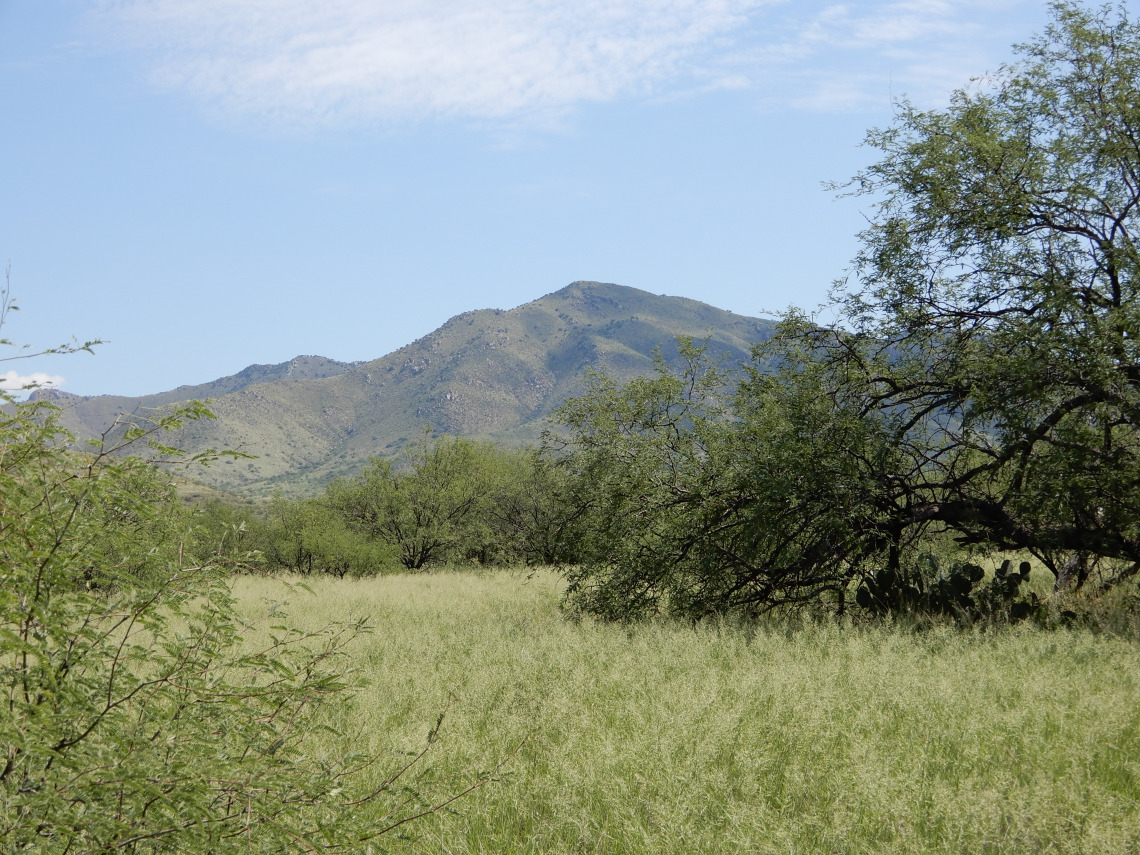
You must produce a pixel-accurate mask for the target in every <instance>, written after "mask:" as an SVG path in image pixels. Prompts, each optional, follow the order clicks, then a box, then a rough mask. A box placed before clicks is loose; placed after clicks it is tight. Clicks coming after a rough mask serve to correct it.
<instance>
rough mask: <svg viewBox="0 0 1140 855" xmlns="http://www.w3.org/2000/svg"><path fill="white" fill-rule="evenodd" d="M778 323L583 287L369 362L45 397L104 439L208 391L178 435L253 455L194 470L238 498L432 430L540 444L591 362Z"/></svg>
mask: <svg viewBox="0 0 1140 855" xmlns="http://www.w3.org/2000/svg"><path fill="white" fill-rule="evenodd" d="M769 330H770V322H768V321H764V320H760V319H757V318H749V317H743V316H739V315H734V314H732V313H731V312H726V311H723V310H721V309H717V308H714V307H712V306H709V305H707V304H705V303H701V302H698V301H696V300H690V299H686V298H683V297H665V296H656V295H653V294H650V293H648V292H645V291H640V290H637V289H635V288H627V287H623V286H619V285H610V284H602V283H597V282H575V283H573V284H571V285H569V286H567V287H566V288H563V289H561V290H560V291H556V292H555V293H553V294H548V295H547V296H545V297H542V298H540V299H538V300H535V301H533V302H530V303H526V304H524V305H522V306H518V307H517V308H514V309H511V310H509V311H505V310H501V309H481V310H478V311H471V312H464V313H463V314H460V315H457V316H455V317H453V318H451V319H450V320H449V321H447V322H446V323H445V324H444V325H443V326H441V327H440V328H439V329H437V330H435V331H434V332H432V333H429V334H428V335H426V336H424V337H423V338H420V339H418V340H416V341H414V342H412V343H411V344H409V345H407V346H405V347H402V348H400V349H399V350H397V351H395V352H393V353H390V354H388V355H386V356H382V357H380V358H378V359H374V360H372V361H370V362H362V363H354V364H346V363H338V362H333V361H332V360H326V359H322V358H321V357H298V358H297V359H294V360H292V361H290V362H289V363H284V364H283V365H277V366H250V367H249V368H247V369H245V370H244V371H242V372H239V373H238V374H235V375H232V376H231V377H226V378H222V379H220V380H217V381H214V382H213V383H209V384H204V385H202V386H183V387H179V388H178V389H175V390H172V391H170V392H165V393H162V394H159V395H150V396H145V397H142V398H124V397H116V396H97V397H91V398H80V397H76V396H69V395H66V393H60V392H54V393H47V394H48V395H50V397H52V398H53V399H55V400H56V401H57V402H58V403H60V404H61V405H63V406H65V407H66V408H67V414H66V422H67V423H68V424H69V426H70V427H72V429H73V430H75V431H76V432H77V433H78V434H80V435H83V436H95V435H98V434H99V433H101V432H102V431H103V430H105V429H106V428H107V426H108V425H109V424H110V423H111V422H112V421H113V419H114V418H115V415H116V414H117V413H123V412H125V413H131V412H136V411H137V412H139V413H140V414H143V413H145V408H148V407H155V406H160V405H164V404H170V403H174V402H177V401H179V400H188V399H191V398H210V399H211V401H212V409H213V410H214V412H215V413H216V415H217V419H216V420H215V421H213V422H209V423H197V424H193V425H190V426H188V427H187V429H186V430H185V431H184V433H183V435H182V436H181V437H180V438H179V439H178V441H179V442H180V443H181V444H182V445H183V446H184V447H187V448H190V449H197V448H205V447H215V448H222V447H225V448H240V449H242V450H244V451H247V452H249V453H251V454H255V455H257V459H255V460H239V461H228V462H223V463H219V464H216V465H214V466H213V467H211V468H209V469H206V470H203V471H202V472H201V473H199V476H198V477H200V479H201V480H202V481H203V482H205V483H206V484H209V485H210V486H212V487H215V488H219V489H225V490H230V491H233V492H237V493H241V494H243V495H265V494H268V493H271V492H273V491H274V490H278V489H280V490H282V491H284V492H286V493H293V492H307V491H310V490H313V489H316V488H317V487H318V486H319V485H320V484H322V483H324V482H326V481H327V480H329V479H330V478H333V477H336V476H338V475H344V474H350V473H352V472H355V471H357V470H359V468H360V467H362V466H363V465H364V464H365V463H366V462H367V461H368V459H369V458H370V457H373V456H375V455H387V454H394V453H396V452H398V451H399V450H400V448H401V447H402V446H403V445H404V444H405V443H406V442H408V441H409V440H414V439H415V438H416V437H418V436H420V435H421V434H422V433H423V432H424V431H428V432H430V433H432V434H434V435H440V434H456V435H464V436H470V437H475V438H486V439H493V440H496V441H499V442H505V443H519V442H527V441H533V440H535V439H537V438H538V436H539V434H540V433H541V431H542V428H543V427H544V424H545V418H546V417H547V416H548V415H549V414H550V412H551V411H552V410H553V409H555V408H556V407H557V406H558V405H559V404H561V403H562V402H563V401H565V400H566V399H567V398H568V397H571V396H573V395H575V394H579V393H580V392H581V391H582V389H583V385H582V382H583V381H582V377H583V373H584V372H585V370H586V369H587V368H591V367H595V368H597V367H605V369H606V370H607V371H608V372H610V373H611V374H612V375H613V376H615V377H617V378H619V379H622V380H624V379H629V378H631V377H633V376H636V375H639V374H645V373H648V372H649V371H650V370H651V369H652V354H653V351H654V349H655V348H658V347H660V348H661V350H662V352H663V353H664V354H665V355H666V358H669V357H670V354H673V355H675V353H676V348H675V343H674V341H675V337H676V336H678V335H689V336H693V337H695V338H698V339H708V341H709V344H710V347H711V348H712V349H713V350H715V351H717V352H722V353H725V354H727V355H728V356H729V357H730V358H733V359H743V358H745V357H746V356H747V354H748V351H749V348H750V347H751V345H752V344H753V343H754V342H756V341H758V340H760V339H762V338H764V337H765V336H766V335H767V334H768V333H769ZM41 394H43V393H41Z"/></svg>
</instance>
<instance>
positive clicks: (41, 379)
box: [0, 371, 63, 392]
mask: <svg viewBox="0 0 1140 855" xmlns="http://www.w3.org/2000/svg"><path fill="white" fill-rule="evenodd" d="M62 385H63V378H62V377H60V376H58V375H56V374H45V373H44V372H42V371H34V372H32V373H31V374H19V373H17V372H15V371H7V372H5V373H3V374H0V391H3V392H20V391H22V390H25V389H28V388H45V387H49V386H62Z"/></svg>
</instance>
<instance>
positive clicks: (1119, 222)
mask: <svg viewBox="0 0 1140 855" xmlns="http://www.w3.org/2000/svg"><path fill="white" fill-rule="evenodd" d="M1053 8H1054V15H1053V23H1052V24H1051V25H1050V27H1049V28H1048V29H1047V31H1046V33H1045V35H1044V36H1042V37H1041V38H1039V39H1037V40H1035V41H1033V42H1031V43H1030V44H1028V45H1025V46H1022V47H1020V48H1019V50H1020V52H1021V55H1022V61H1021V62H1019V63H1018V64H1016V65H1013V66H1010V67H1007V68H1004V69H1002V71H1001V72H1000V73H999V74H998V75H997V76H996V78H995V79H994V81H993V83H992V85H989V86H986V87H984V88H982V89H980V90H979V91H976V92H965V91H961V92H957V93H955V95H954V96H953V98H952V100H951V104H950V106H949V107H948V108H946V109H942V110H935V111H928V112H923V111H919V110H917V109H915V108H913V107H911V106H910V105H908V104H906V103H904V104H902V105H901V106H900V109H899V113H898V117H897V119H896V121H895V123H894V125H892V126H891V127H890V128H888V129H886V130H880V131H872V132H871V133H870V135H869V137H868V141H869V143H870V144H871V145H873V146H875V147H877V148H878V149H880V151H881V153H882V158H881V160H879V162H878V163H876V164H874V165H873V166H871V167H869V168H868V169H867V170H865V171H864V172H863V173H862V174H860V175H859V176H857V177H856V179H855V180H854V181H853V182H852V185H851V186H852V188H853V189H852V192H853V193H854V194H856V195H859V194H869V195H871V196H872V197H873V199H874V200H875V202H876V214H875V217H874V219H873V220H872V223H871V226H870V227H869V228H868V229H867V230H866V231H865V232H864V233H863V235H862V241H863V249H862V251H861V252H860V254H859V256H858V257H857V259H856V263H855V269H854V277H855V281H854V282H853V283H852V285H851V287H850V288H848V287H847V283H841V285H840V289H839V291H838V293H837V294H836V302H835V305H834V308H835V309H836V311H837V313H838V314H839V316H840V318H841V321H840V324H839V325H838V326H836V327H834V328H825V327H821V326H819V325H817V324H815V323H813V322H811V320H810V319H808V318H807V317H805V316H803V315H802V314H799V313H796V312H791V313H789V314H788V315H787V316H785V318H784V320H783V321H782V323H781V324H780V325H779V327H778V328H777V330H776V333H775V335H774V336H773V337H772V338H771V339H769V340H767V341H765V342H764V343H762V344H760V345H758V346H757V347H756V348H755V349H754V352H753V362H752V364H751V365H750V366H749V367H748V368H747V369H746V370H745V371H744V372H743V376H742V377H741V379H740V381H739V384H738V386H737V391H736V394H735V395H731V394H729V393H728V392H727V391H726V389H725V388H724V384H723V378H722V377H721V376H720V375H719V374H718V373H717V372H716V371H713V370H710V368H709V367H708V366H707V365H706V364H704V362H703V360H704V356H703V354H700V353H699V352H696V351H693V350H692V349H691V347H690V349H689V351H688V353H689V356H690V359H689V365H688V366H686V367H685V369H684V370H683V371H681V372H679V373H676V372H673V371H670V370H669V367H668V366H665V365H664V364H659V366H658V368H659V375H658V377H657V378H656V379H654V380H650V381H635V382H632V383H629V384H626V385H625V386H619V385H617V384H615V383H613V382H611V381H609V380H607V379H605V378H600V379H598V380H596V381H595V383H594V384H593V386H592V388H591V389H590V390H589V392H588V394H587V395H586V396H585V397H583V398H581V399H579V400H577V401H573V402H571V403H570V404H569V405H568V406H567V407H565V408H564V409H563V410H562V411H561V420H562V422H563V424H564V425H565V426H566V427H567V428H569V437H568V443H569V450H570V451H571V452H572V457H573V458H574V459H575V460H576V461H577V463H576V464H575V465H576V466H577V469H578V474H579V477H580V479H581V482H582V483H583V485H585V484H590V485H597V491H596V495H594V496H592V497H591V499H590V503H591V513H590V515H589V516H588V517H587V534H586V536H585V540H584V543H585V547H584V560H583V562H582V566H581V568H580V569H579V570H578V571H576V572H575V573H574V574H573V575H572V576H571V590H570V595H571V598H572V600H573V601H574V602H575V603H576V604H577V605H578V606H580V607H581V608H584V609H585V610H587V611H590V612H593V613H595V614H599V615H604V616H606V617H611V618H614V617H618V618H625V617H633V616H638V615H641V614H645V613H647V612H653V611H658V610H665V611H668V612H670V613H673V614H678V615H685V616H689V617H696V616H700V615H702V614H706V613H717V612H722V613H723V612H730V611H732V612H744V613H754V612H758V611H765V610H768V609H771V608H776V607H781V606H786V605H794V604H797V603H802V602H820V603H822V604H823V605H825V606H826V607H828V608H833V609H835V610H836V611H840V612H841V611H843V609H844V608H845V607H846V604H847V602H848V600H849V595H850V594H851V593H853V592H854V591H858V590H862V591H863V593H862V595H860V596H859V600H858V602H860V603H863V604H865V605H866V608H867V609H868V610H870V611H872V612H874V611H876V610H878V611H882V610H884V609H891V610H895V609H911V608H919V609H926V610H932V611H935V612H946V611H949V609H950V600H952V599H953V597H949V594H946V596H943V594H945V593H946V592H942V593H937V594H936V593H935V590H936V589H938V586H939V585H943V586H949V588H948V590H949V589H954V590H956V589H957V588H959V587H961V586H962V585H963V584H964V582H965V581H968V580H967V576H965V575H961V574H958V575H954V574H952V575H951V576H950V577H946V578H943V579H941V581H940V579H939V576H938V574H937V573H935V572H933V571H932V570H931V569H930V568H929V567H927V568H924V567H922V566H921V562H920V557H921V556H922V555H923V554H924V553H926V552H929V550H930V544H931V543H932V542H934V541H942V540H944V539H945V538H946V537H953V538H954V540H955V542H956V543H957V545H958V547H959V548H960V549H963V550H966V551H967V552H968V550H971V549H973V550H981V551H1028V552H1030V553H1031V554H1033V555H1034V556H1035V557H1036V558H1038V559H1039V560H1040V561H1041V562H1042V563H1043V564H1044V565H1045V566H1046V567H1048V568H1049V569H1050V570H1051V571H1052V572H1053V573H1054V574H1055V577H1056V587H1057V589H1058V590H1065V589H1068V588H1070V587H1073V588H1077V589H1080V588H1082V587H1083V586H1084V585H1085V584H1086V583H1087V582H1088V581H1089V580H1094V581H1095V583H1096V585H1095V587H1096V588H1097V589H1098V590H1100V591H1104V590H1107V589H1109V588H1111V587H1113V586H1116V585H1119V584H1120V583H1121V582H1123V581H1125V580H1128V579H1131V578H1133V577H1134V576H1136V575H1137V574H1138V573H1140V477H1138V475H1137V473H1140V349H1138V347H1140V345H1138V340H1140V293H1137V288H1140V250H1138V249H1137V246H1136V243H1135V238H1134V236H1135V231H1136V218H1137V217H1138V216H1140V180H1138V179H1137V176H1138V175H1140V145H1138V144H1137V142H1136V140H1138V139H1140V107H1138V106H1137V105H1138V104H1140V84H1138V82H1137V81H1138V80H1140V25H1137V24H1136V23H1134V22H1131V21H1129V20H1128V18H1127V14H1126V11H1125V10H1124V9H1123V8H1122V9H1120V10H1118V11H1116V12H1114V11H1112V10H1110V9H1104V10H1101V11H1097V12H1089V11H1086V10H1084V9H1083V8H1082V7H1080V6H1077V5H1075V4H1071V3H1057V4H1055V5H1054V7H1053ZM924 574H925V575H924ZM967 575H968V574H967ZM1015 575H1018V574H1012V575H1010V574H1006V576H1005V577H1003V579H1002V581H1001V582H1000V584H999V583H997V582H995V583H994V584H992V585H991V586H990V587H989V588H987V590H986V592H984V593H983V592H978V591H973V589H972V585H973V584H974V582H976V581H977V580H972V581H970V587H968V588H967V590H966V591H965V595H967V596H968V599H969V604H968V605H967V604H966V603H965V602H964V601H959V602H958V606H959V607H960V611H961V612H962V613H964V614H970V615H974V616H977V615H980V614H983V613H984V614H993V613H996V612H1004V613H1006V614H1008V615H1009V616H1011V617H1019V616H1024V615H1026V614H1027V613H1031V612H1034V611H1035V610H1036V609H1037V606H1036V604H1035V603H1033V602H1032V601H1029V600H1026V599H1024V598H1023V599H1018V595H1017V586H1016V585H1013V583H1012V580H1013V576H1015ZM930 586H934V588H931V587H930ZM1003 586H1004V587H1003ZM939 590H940V589H939Z"/></svg>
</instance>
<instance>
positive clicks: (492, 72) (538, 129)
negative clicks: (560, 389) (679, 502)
mask: <svg viewBox="0 0 1140 855" xmlns="http://www.w3.org/2000/svg"><path fill="white" fill-rule="evenodd" d="M1046 19H1047V12H1046V8H1045V6H1044V4H1042V3H1040V2H1022V0H991V2H971V0H960V2H952V0H905V2H880V1H879V0H872V1H871V2H858V3H855V2H850V3H833V2H815V0H805V2H780V0H574V2H565V0H562V2H555V0H480V2H463V1H462V0H92V1H91V2H80V1H79V0H75V2H63V0H0V119H2V121H3V136H2V141H0V182H2V185H0V186H2V187H3V195H2V197H0V262H3V261H8V262H10V264H11V291H12V293H13V294H14V295H15V296H16V297H17V299H18V302H19V304H20V306H21V311H20V312H19V313H18V314H14V315H11V316H9V318H8V323H7V324H6V326H5V328H4V330H3V331H0V335H2V336H4V337H7V338H9V339H13V340H15V341H18V342H21V343H28V344H30V345H33V346H36V347H42V346H49V345H54V344H59V343H60V342H63V341H66V340H68V339H69V338H70V337H72V336H74V337H76V338H78V339H81V340H85V339H90V338H102V339H105V340H106V341H107V343H106V344H104V345H102V346H100V347H99V348H98V349H97V355H96V356H88V355H86V354H79V355H73V356H69V357H47V358H42V359H36V360H23V361H18V362H7V363H3V364H0V376H3V375H4V372H5V371H12V372H16V373H17V374H18V375H20V376H22V377H23V376H31V375H33V374H36V373H39V374H41V375H42V376H43V377H46V378H54V379H55V380H56V381H57V382H61V383H62V388H64V389H67V390H69V391H72V392H75V393H78V394H101V393H116V394H132V395H133V394H144V393H147V392H157V391H162V390H166V389H169V388H173V387H175V386H178V385H181V384H190V383H198V382H204V381H207V380H210V379H213V378H216V377H219V376H222V375H225V374H230V373H233V372H235V371H238V370H240V369H241V368H243V367H245V366H246V365H249V364H251V363H255V362H260V363H275V362H282V361H285V360H287V359H289V358H291V357H293V356H296V355H298V354H320V355H323V356H328V357H332V358H335V359H341V360H363V359H373V358H375V357H378V356H381V355H383V354H385V353H388V352H390V351H392V350H394V349H396V348H398V347H400V346H402V345H404V344H407V343H408V342H410V341H412V340H413V339H415V338H418V337H419V336H421V335H424V334H426V333H428V332H430V331H431V330H433V329H435V328H436V327H437V326H439V325H440V324H441V323H443V322H444V321H445V320H446V319H447V318H449V317H450V316H452V315H454V314H457V313H459V312H462V311H466V310H469V309H477V308H503V309H507V308H512V307H514V306H516V305H519V304H521V303H525V302H528V301H530V300H532V299H535V298H537V297H539V296H541V295H543V294H547V293H550V292H551V291H555V290H557V289H559V288H561V287H563V286H564V285H566V284H568V283H570V282H572V281H574V280H578V279H593V280H600V281H606V282H617V283H620V284H623V285H631V286H634V287H637V288H643V289H645V290H648V291H653V292H655V293H664V294H674V295H681V296H686V297H692V298H695V299H699V300H704V301H706V302H709V303H712V304H714V305H716V306H720V307H722V308H726V309H731V310H732V311H734V312H738V313H741V314H752V315H756V314H761V313H764V312H770V311H776V310H780V309H783V308H785V307H787V306H789V305H796V306H801V307H805V308H814V307H815V306H817V305H818V304H820V303H821V302H822V301H824V299H825V298H826V294H827V291H828V288H829V286H830V285H831V283H832V281H833V280H835V279H836V278H837V277H840V276H842V275H843V273H844V270H845V268H846V266H847V264H848V262H849V260H850V258H851V257H852V255H853V254H854V251H855V248H856V238H855V235H856V233H857V232H858V230H859V229H860V227H861V225H862V223H863V214H864V211H863V210H862V209H861V203H860V201H859V200H850V199H847V200H836V199H835V197H834V194H833V193H829V192H826V191H824V190H823V189H822V188H821V182H823V181H827V180H843V179H846V178H848V177H850V176H851V175H852V174H853V173H854V172H856V171H857V170H858V169H859V168H860V167H861V166H863V165H865V164H867V163H868V162H870V160H871V158H872V157H873V152H872V151H870V150H867V149H863V148H860V147H859V143H860V142H861V141H862V139H863V135H864V132H865V130H866V129H867V128H868V127H872V126H876V125H885V124H887V123H889V121H890V119H891V115H892V106H891V105H892V98H897V97H899V96H902V95H907V96H908V97H910V98H911V99H912V100H913V101H914V102H916V103H917V104H919V105H921V106H930V107H936V106H939V105H941V104H943V103H945V101H946V99H947V96H948V94H949V93H950V92H951V91H952V90H953V89H954V88H955V87H960V86H964V85H966V84H967V83H968V82H969V80H970V78H972V77H976V76H978V75H982V74H985V73H986V72H987V71H993V70H996V69H997V67H998V66H999V65H1000V64H1001V63H1002V62H1005V61H1007V60H1009V59H1010V58H1011V57H1012V53H1011V51H1010V45H1011V44H1012V43H1014V42H1017V41H1023V40H1026V39H1028V38H1030V37H1031V36H1032V35H1033V34H1035V33H1037V32H1039V31H1040V30H1041V29H1042V27H1043V26H1044V24H1045V21H1046Z"/></svg>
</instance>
